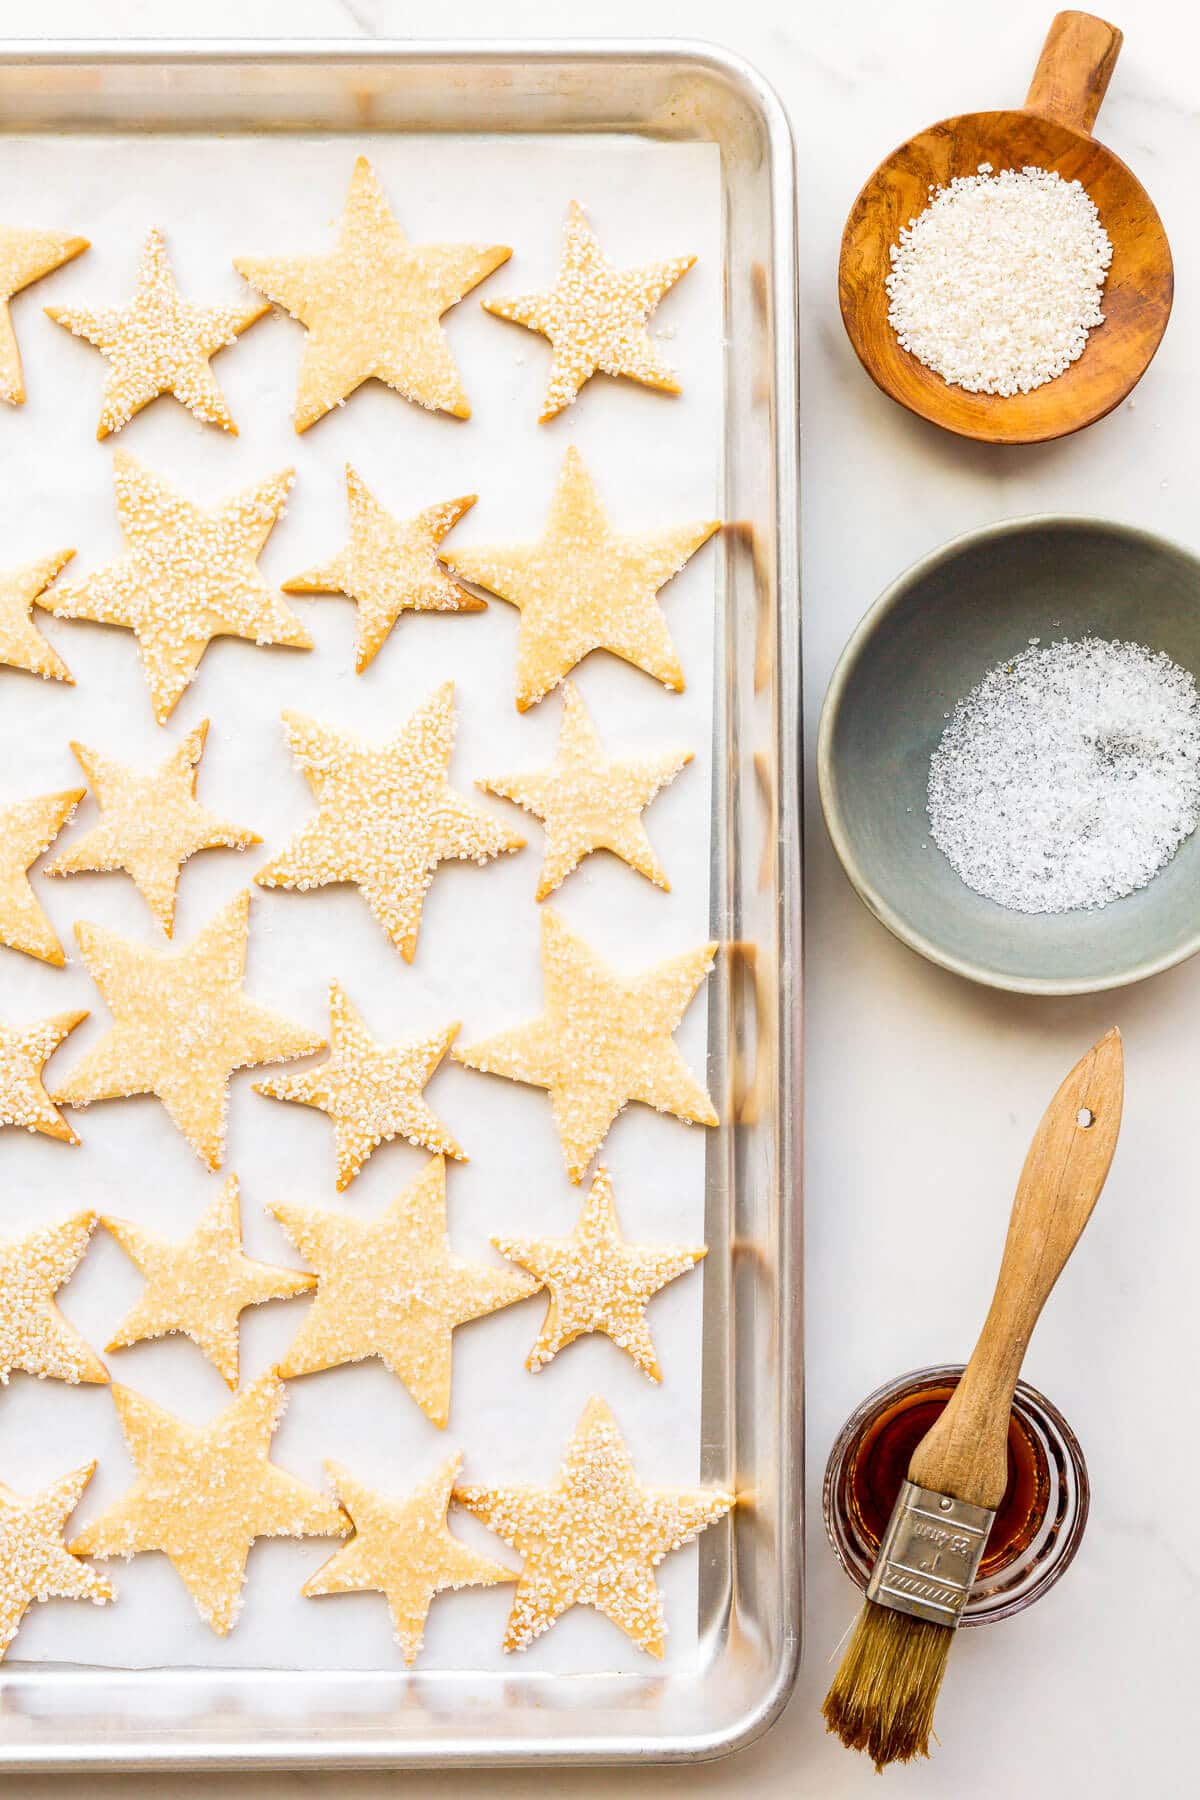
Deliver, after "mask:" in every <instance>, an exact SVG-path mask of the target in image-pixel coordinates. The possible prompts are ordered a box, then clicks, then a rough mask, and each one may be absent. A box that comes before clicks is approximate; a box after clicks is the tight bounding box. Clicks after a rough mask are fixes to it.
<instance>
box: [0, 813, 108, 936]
mask: <svg viewBox="0 0 1200 1800" xmlns="http://www.w3.org/2000/svg"><path fill="white" fill-rule="evenodd" d="M86 791H87V790H86V789H85V788H64V789H63V791H62V792H61V793H58V794H39V795H38V797H37V799H35V800H15V801H14V802H13V803H12V804H11V805H10V806H0V944H6V945H7V946H8V948H9V949H10V950H23V951H24V952H25V954H26V956H36V957H37V958H38V959H39V961H41V962H47V963H53V965H54V967H55V968H56V969H61V968H62V966H63V964H64V963H65V962H66V960H67V959H66V957H65V955H64V954H63V947H62V945H61V944H60V943H59V941H58V938H57V937H56V935H55V932H54V927H53V926H52V925H51V923H50V921H49V919H48V918H47V917H46V915H45V913H44V912H43V911H42V909H41V907H40V906H39V905H38V903H37V900H36V899H35V898H34V893H33V889H32V887H31V886H30V885H29V874H28V871H29V869H30V867H31V866H32V865H33V864H34V863H35V862H36V861H37V859H38V857H39V856H41V855H42V853H43V851H46V850H48V849H49V848H50V846H51V844H52V843H53V842H54V840H55V838H56V837H57V836H58V834H59V832H60V831H61V830H62V828H63V826H64V825H65V824H66V823H67V820H68V819H69V818H70V817H71V814H72V813H73V812H74V811H75V808H76V807H77V806H78V805H79V802H80V801H81V800H82V799H83V796H84V794H85V792H86Z"/></svg>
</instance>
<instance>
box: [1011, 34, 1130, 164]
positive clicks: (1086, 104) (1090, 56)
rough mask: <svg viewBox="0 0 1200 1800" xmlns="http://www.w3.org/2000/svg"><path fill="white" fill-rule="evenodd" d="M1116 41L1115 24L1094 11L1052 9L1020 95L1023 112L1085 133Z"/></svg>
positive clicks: (1118, 50)
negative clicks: (1039, 51)
mask: <svg viewBox="0 0 1200 1800" xmlns="http://www.w3.org/2000/svg"><path fill="white" fill-rule="evenodd" d="M1121 42H1122V34H1121V32H1120V31H1118V29H1117V27H1116V26H1115V25H1109V24H1107V23H1106V22H1105V21H1104V20H1103V19H1098V18H1096V16H1095V14H1094V13H1085V12H1060V13H1056V14H1055V15H1054V19H1053V21H1052V22H1051V25H1050V29H1049V31H1048V32H1047V33H1046V42H1045V43H1044V44H1043V45H1042V54H1041V55H1040V56H1039V57H1038V66H1037V68H1036V69H1035V70H1034V72H1033V80H1032V81H1031V82H1030V84H1029V92H1028V94H1027V95H1026V96H1025V108H1026V111H1027V112H1035V113H1040V114H1041V115H1042V117H1043V118H1045V119H1054V120H1055V121H1056V122H1057V123H1058V124H1059V125H1069V126H1070V128H1071V130H1072V131H1082V132H1085V133H1086V134H1087V136H1088V137H1090V136H1091V133H1092V126H1093V125H1094V124H1095V123H1096V114H1097V113H1098V112H1099V111H1100V103H1101V101H1102V100H1103V99H1104V96H1105V94H1106V93H1107V92H1108V84H1109V82H1110V81H1111V80H1112V72H1113V70H1114V69H1115V68H1116V66H1117V57H1118V56H1119V55H1120V53H1121Z"/></svg>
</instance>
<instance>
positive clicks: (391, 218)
mask: <svg viewBox="0 0 1200 1800" xmlns="http://www.w3.org/2000/svg"><path fill="white" fill-rule="evenodd" d="M511 255H512V251H511V250H509V249H508V248H507V246H506V245H504V244H410V243H409V242H408V241H407V239H406V238H405V236H404V233H403V232H402V231H401V229H400V227H399V225H398V224H397V223H396V218H395V215H394V213H393V212H392V209H391V207H390V206H389V205H388V203H387V199H386V197H385V195H384V192H383V189H382V188H381V186H380V185H379V179H378V177H377V175H376V174H375V171H374V169H373V168H372V167H371V165H370V163H369V162H368V161H367V159H366V157H365V156H360V157H359V158H358V160H357V162H356V163H355V165H354V173H353V175H352V176H351V178H350V192H349V194H348V195H347V198H346V209H345V211H344V212H343V214H342V223H341V227H340V229H339V232H338V241H337V247H336V248H335V249H334V250H332V251H330V252H329V253H328V254H326V255H324V256H262V257H253V256H249V257H238V258H236V259H235V261H234V268H235V269H237V271H238V273H239V274H240V275H244V276H245V277H246V280H247V281H248V282H249V283H250V285H251V287H253V288H257V290H258V292H259V293H260V294H265V295H266V297H267V299H268V300H273V301H274V302H275V304H276V305H277V306H282V307H283V308H284V309H285V311H287V312H289V313H291V315H292V317H293V318H294V319H298V320H299V321H300V323H301V324H302V325H306V326H307V327H308V334H307V336H306V338H305V341H304V356H303V359H302V361H301V364H300V382H299V387H298V390H297V393H296V414H295V423H296V430H297V431H307V430H308V427H309V426H310V425H314V424H315V423H316V421H317V420H318V419H321V418H324V416H325V414H326V413H327V412H329V410H330V409H331V408H332V407H334V406H338V405H340V403H341V402H342V401H343V400H346V399H348V398H349V396H350V395H351V394H352V393H353V392H354V390H355V389H356V388H358V387H361V386H362V384H363V382H364V381H369V380H370V379H371V377H372V376H374V377H375V378H376V379H377V380H379V381H383V382H386V383H387V385H388V387H391V388H395V389H396V391H397V393H400V394H403V395H404V397H405V399H407V400H415V401H416V402H417V403H418V405H420V406H426V407H429V408H430V410H431V411H433V412H448V413H453V414H454V415H455V417H456V418H460V419H468V418H470V416H471V409H470V407H469V406H468V404H467V396H466V394H465V393H464V391H463V385H462V379H461V377H460V375H459V373H458V368H457V366H456V365H455V361H454V358H453V356H452V355H451V353H450V344H449V341H448V340H447V337H446V334H445V332H444V331H443V330H442V327H441V325H440V324H439V323H438V321H439V320H440V319H441V316H442V314H443V313H444V312H446V311H448V310H449V308H450V307H452V306H454V305H456V304H457V302H458V301H459V300H461V299H462V297H463V295H464V294H468V293H470V291H471V289H472V288H473V287H478V285H479V283H480V282H481V281H482V280H483V279H484V277H485V276H488V275H490V274H491V272H492V270H493V269H497V268H499V266H500V264H501V263H502V262H507V261H508V259H509V257H510V256H511Z"/></svg>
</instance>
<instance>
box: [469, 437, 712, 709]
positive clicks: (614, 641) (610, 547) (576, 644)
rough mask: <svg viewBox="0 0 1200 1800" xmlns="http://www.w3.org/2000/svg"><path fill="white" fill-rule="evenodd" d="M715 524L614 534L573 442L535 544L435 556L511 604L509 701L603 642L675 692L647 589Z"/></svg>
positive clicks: (546, 686) (667, 643) (674, 663)
mask: <svg viewBox="0 0 1200 1800" xmlns="http://www.w3.org/2000/svg"><path fill="white" fill-rule="evenodd" d="M720 528H721V521H720V520H719V519H705V520H703V521H702V522H701V523H700V524H697V525H676V526H673V527H669V528H668V529H667V530H665V531H645V532H641V533H639V534H638V535H637V536H634V537H627V536H622V535H620V534H619V533H617V532H615V531H613V529H612V528H611V526H610V525H609V523H608V519H607V517H606V515H605V512H604V508H603V507H602V506H601V504H600V500H599V496H598V495H597V493H596V488H595V484H594V483H593V481H592V478H591V476H590V475H589V474H588V471H587V469H586V468H585V467H584V463H583V458H582V456H580V454H579V452H578V450H577V449H576V448H575V446H574V444H572V445H571V447H570V448H569V449H568V451H567V453H566V456H565V457H564V458H563V466H562V473H561V474H560V476H559V479H558V487H557V488H556V490H555V493H554V498H553V500H552V501H551V503H550V516H549V518H548V519H547V520H546V529H545V531H544V532H543V533H542V536H541V538H540V540H539V541H538V542H537V543H536V544H517V545H510V546H499V547H497V546H494V545H493V546H486V547H484V548H481V549H469V548H463V549H461V550H453V551H451V552H450V553H449V554H446V553H445V552H443V554H442V561H443V562H444V563H445V564H446V567H447V568H448V569H450V570H451V571H452V573H453V574H455V575H459V576H461V577H462V579H463V580H464V581H473V582H474V583H475V584H476V586H477V587H482V588H486V589H487V590H488V592H489V593H491V594H497V595H499V597H500V599H501V600H507V601H509V602H510V604H511V605H513V606H515V607H517V608H518V609H519V610H520V614H521V622H520V627H519V630H518V635H517V709H518V711H520V712H526V711H528V709H529V708H530V707H531V706H536V704H537V702H538V701H539V700H540V699H541V698H542V696H543V694H548V693H549V692H550V689H551V688H553V687H557V685H558V683H559V682H560V681H561V680H562V678H563V676H564V675H569V674H570V673H571V670H572V669H573V668H574V667H575V665H576V663H577V662H581V661H582V660H583V658H584V657H585V656H587V655H588V654H589V652H590V651H592V650H611V651H612V653H613V655H614V656H620V657H622V658H623V659H624V660H625V661H626V662H629V663H633V665H634V667H635V668H638V669H644V670H645V671H646V673H647V675H653V676H654V677H655V678H656V680H658V681H661V682H662V684H663V686H664V687H668V688H673V689H674V690H675V692H676V693H682V691H683V686H684V681H683V669H682V668H681V666H680V662H679V657H678V654H677V652H676V650H675V646H674V644H673V643H672V642H671V635H670V633H669V632H668V630H667V622H666V619H665V618H664V617H663V611H662V608H661V606H660V605H659V603H658V600H657V598H656V596H657V593H658V590H659V588H660V587H662V586H663V585H664V583H665V582H668V581H669V580H670V579H671V577H672V575H678V573H679V571H680V569H682V567H683V565H684V564H685V563H686V562H687V560H688V558H689V557H690V556H691V555H692V554H693V553H694V552H695V551H697V550H698V549H699V548H700V546H701V544H703V543H705V542H706V541H707V540H708V539H709V538H710V537H711V536H712V535H713V533H714V532H715V531H719V530H720Z"/></svg>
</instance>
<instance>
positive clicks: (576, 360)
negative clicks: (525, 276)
mask: <svg viewBox="0 0 1200 1800" xmlns="http://www.w3.org/2000/svg"><path fill="white" fill-rule="evenodd" d="M695 260H696V259H695V257H694V256H675V257H672V258H671V260H670V261H669V262H653V263H645V264H643V265H642V267H641V268H637V269H614V268H613V267H612V266H611V264H610V263H607V262H606V261H605V260H604V257H603V256H602V255H601V254H600V246H599V244H598V243H597V242H596V237H595V233H594V232H593V231H592V229H591V226H590V225H589V224H588V222H587V219H586V217H585V215H584V211H583V208H582V206H580V205H579V203H578V201H574V200H573V201H572V202H571V209H570V211H569V213H568V214H567V224H566V229H565V231H564V233H563V258H562V266H561V267H560V269H559V271H558V280H557V281H556V282H555V284H554V286H553V287H552V288H550V289H549V290H547V291H546V292H544V293H540V294H523V295H522V296H521V297H520V298H519V299H517V300H485V301H484V302H483V304H484V306H485V307H486V308H487V310H488V312H490V313H495V315H496V317H497V318H498V319H512V320H513V321H514V322H515V323H516V324H518V325H526V326H528V328H529V330H530V331H540V332H541V334H542V336H543V337H546V338H549V340H550V343H551V346H552V348H553V350H554V357H553V360H552V362H551V364H550V378H549V380H548V382H547V383H546V397H545V399H544V400H543V401H542V411H541V415H540V421H541V423H542V424H545V422H546V420H547V419H552V418H553V417H554V415H555V414H556V413H560V412H561V411H562V410H563V408H564V406H570V404H571V402H572V400H574V399H575V397H576V395H577V394H578V392H579V390H580V388H581V387H582V386H583V384H584V382H585V381H590V380H591V378H592V376H593V375H594V374H595V373H596V371H597V369H603V371H604V373H605V374H606V375H627V376H629V378H630V379H631V380H632V381H638V382H641V384H642V386H643V387H652V388H658V389H660V390H661V391H662V392H664V393H668V394H677V393H678V392H679V383H678V381H677V380H676V378H675V371H674V370H673V369H672V368H671V367H670V365H669V364H668V363H667V362H666V361H665V360H664V359H663V357H662V356H661V355H660V353H659V352H658V351H657V350H656V349H655V347H654V345H653V344H652V343H651V341H650V334H649V333H648V331H647V330H646V321H647V320H648V319H649V317H650V315H651V313H652V312H653V311H654V309H655V307H656V306H657V305H658V303H659V301H660V300H661V299H662V297H663V295H664V294H665V293H666V292H667V290H668V288H673V287H674V286H675V283H676V282H677V281H678V280H679V278H680V276H681V275H686V274H687V272H688V270H689V269H690V268H691V266H692V264H693V263H694V262H695Z"/></svg>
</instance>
